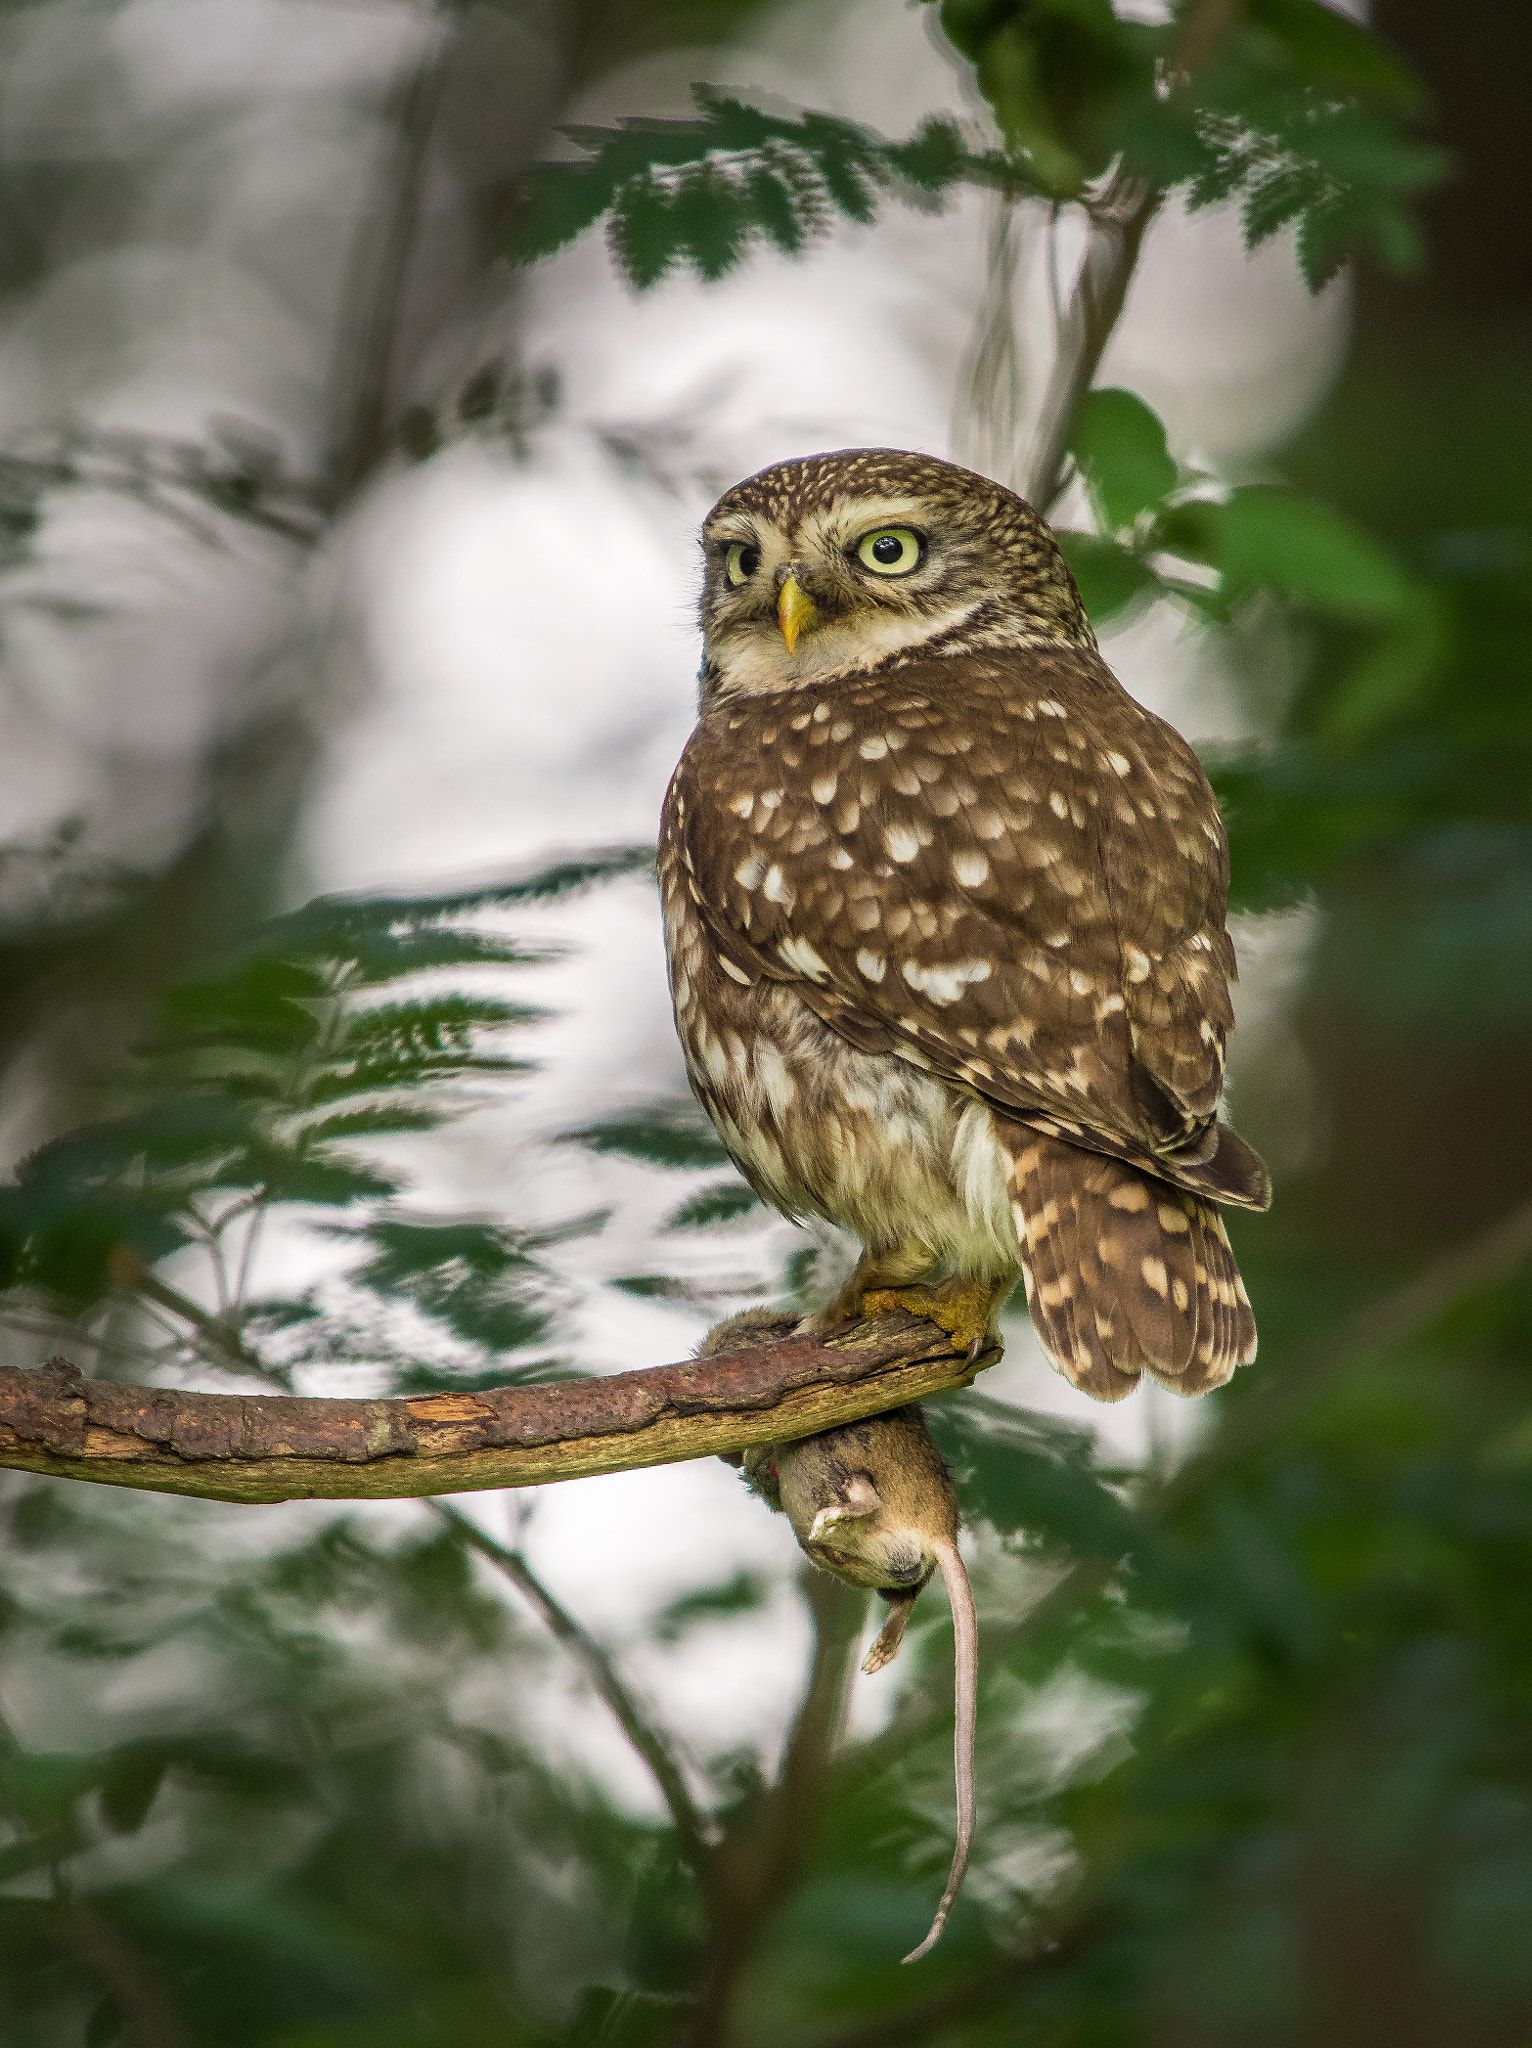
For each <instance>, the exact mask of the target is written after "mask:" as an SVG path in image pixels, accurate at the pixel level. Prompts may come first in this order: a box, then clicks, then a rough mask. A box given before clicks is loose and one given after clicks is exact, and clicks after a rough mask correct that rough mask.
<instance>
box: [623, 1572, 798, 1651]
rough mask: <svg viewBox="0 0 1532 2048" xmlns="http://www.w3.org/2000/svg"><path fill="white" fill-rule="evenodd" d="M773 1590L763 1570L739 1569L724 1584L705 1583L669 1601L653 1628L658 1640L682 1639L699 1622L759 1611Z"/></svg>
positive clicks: (671, 1641) (730, 1618)
mask: <svg viewBox="0 0 1532 2048" xmlns="http://www.w3.org/2000/svg"><path fill="white" fill-rule="evenodd" d="M773 1590H774V1589H773V1585H772V1581H771V1580H770V1579H768V1578H765V1577H763V1576H762V1574H761V1573H759V1572H752V1571H745V1570H740V1571H737V1572H736V1573H735V1574H734V1576H733V1577H732V1578H731V1579H728V1580H726V1581H725V1582H724V1584H723V1585H721V1586H702V1587H699V1588H698V1589H697V1591H695V1592H692V1593H682V1594H680V1595H678V1597H677V1598H676V1599H674V1600H671V1601H669V1602H668V1603H667V1604H666V1605H665V1606H664V1607H662V1608H661V1609H660V1611H659V1613H658V1614H657V1615H656V1616H655V1618H654V1620H653V1622H652V1623H651V1624H650V1631H651V1633H652V1635H653V1636H654V1639H655V1641H656V1642H660V1643H675V1642H679V1641H680V1639H681V1637H682V1636H684V1635H685V1634H686V1633H687V1631H688V1630H690V1629H693V1628H696V1627H697V1626H698V1625H699V1624H700V1623H703V1622H709V1621H727V1620H732V1619H733V1618H734V1617H735V1616H737V1615H741V1614H754V1613H756V1612H757V1611H758V1610H759V1609H760V1608H762V1607H764V1606H765V1604H766V1602H767V1601H768V1600H769V1599H770V1598H771V1596H772V1592H773Z"/></svg>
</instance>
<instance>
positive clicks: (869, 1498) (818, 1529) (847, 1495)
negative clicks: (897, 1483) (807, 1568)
mask: <svg viewBox="0 0 1532 2048" xmlns="http://www.w3.org/2000/svg"><path fill="white" fill-rule="evenodd" d="M882 1505H883V1496H882V1494H881V1493H879V1491H878V1489H877V1488H876V1487H875V1486H874V1485H873V1483H872V1481H871V1479H869V1478H868V1476H867V1474H866V1473H865V1472H852V1473H850V1474H848V1476H847V1477H846V1478H845V1479H844V1480H843V1481H842V1483H841V1489H840V1499H839V1500H837V1501H832V1502H831V1503H830V1505H829V1506H828V1507H827V1508H821V1509H820V1510H819V1512H818V1514H817V1515H815V1517H814V1521H813V1525H812V1527H811V1528H810V1530H809V1533H808V1541H809V1542H810V1543H817V1542H818V1541H819V1538H820V1537H821V1536H822V1535H823V1534H824V1532H825V1530H826V1529H833V1528H834V1527H835V1524H836V1523H837V1522H860V1521H863V1520H865V1518H866V1517H867V1516H868V1515H875V1514H876V1513H877V1512H878V1510H879V1509H880V1508H881V1507H882Z"/></svg>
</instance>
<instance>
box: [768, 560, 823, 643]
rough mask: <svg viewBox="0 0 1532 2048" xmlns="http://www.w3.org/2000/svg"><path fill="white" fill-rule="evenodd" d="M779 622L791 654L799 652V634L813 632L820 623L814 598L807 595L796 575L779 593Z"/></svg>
mask: <svg viewBox="0 0 1532 2048" xmlns="http://www.w3.org/2000/svg"><path fill="white" fill-rule="evenodd" d="M777 624H778V625H779V626H780V627H781V628H782V638H783V639H784V640H785V641H786V642H787V651H788V653H789V654H796V653H797V651H798V636H799V634H800V633H811V632H812V631H813V630H814V628H815V627H816V626H817V625H818V624H819V614H818V612H817V611H816V610H815V609H814V600H813V598H811V597H809V596H806V595H805V593H804V591H803V590H802V589H801V588H800V586H799V583H798V579H797V577H796V576H789V577H788V578H787V580H786V582H785V583H784V584H783V585H782V588H781V590H780V591H778V593H777Z"/></svg>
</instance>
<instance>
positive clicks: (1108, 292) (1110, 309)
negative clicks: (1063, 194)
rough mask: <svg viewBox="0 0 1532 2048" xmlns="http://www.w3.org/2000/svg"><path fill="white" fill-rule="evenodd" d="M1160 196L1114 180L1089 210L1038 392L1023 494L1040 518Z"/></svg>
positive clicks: (1059, 479) (1059, 485)
mask: <svg viewBox="0 0 1532 2048" xmlns="http://www.w3.org/2000/svg"><path fill="white" fill-rule="evenodd" d="M1162 197H1163V194H1162V193H1160V192H1159V191H1158V190H1157V189H1156V188H1155V187H1153V186H1149V185H1144V184H1141V183H1139V182H1137V181H1135V180H1132V179H1128V178H1124V177H1120V176H1119V177H1116V178H1114V179H1113V180H1112V181H1111V183H1110V184H1109V185H1108V187H1107V189H1106V191H1105V192H1104V193H1103V194H1102V196H1101V197H1100V199H1098V200H1097V201H1095V202H1094V204H1093V205H1092V206H1091V207H1090V208H1089V214H1090V236H1089V239H1088V240H1087V242H1086V245H1085V256H1084V259H1083V260H1082V262H1081V264H1080V269H1079V273H1078V275H1077V277H1076V279H1075V285H1074V290H1073V291H1072V292H1071V293H1070V296H1069V303H1068V305H1067V306H1066V307H1065V309H1064V315H1063V319H1062V321H1061V322H1060V323H1059V340H1058V347H1057V348H1056V350H1055V352H1054V360H1053V370H1052V372H1051V374H1050V376H1049V378H1048V385H1047V389H1046V390H1045V392H1044V393H1043V402H1042V406H1041V408H1040V410H1039V413H1038V423H1037V433H1036V437H1035V440H1034V442H1033V449H1032V456H1031V459H1030V461H1029V463H1028V465H1027V475H1026V479H1025V483H1024V486H1023V490H1022V495H1023V496H1024V497H1025V498H1027V499H1028V500H1029V501H1030V502H1031V503H1032V504H1033V505H1035V506H1036V507H1037V509H1038V511H1039V512H1041V513H1042V514H1043V515H1044V516H1045V517H1046V516H1047V514H1048V513H1049V512H1051V511H1052V509H1053V507H1054V505H1055V504H1056V503H1057V501H1058V498H1059V495H1060V493H1061V491H1062V489H1063V481H1064V463H1065V458H1066V456H1067V454H1068V447H1069V435H1070V431H1071V429H1072V427H1073V425H1074V419H1075V414H1076V413H1077V412H1078V411H1079V409H1080V401H1081V400H1082V399H1083V398H1084V396H1085V394H1086V392H1087V391H1089V389H1090V387H1091V383H1092V380H1093V379H1094V377H1095V375H1096V371H1097V370H1098V369H1099V367H1100V365H1101V358H1102V356H1103V354H1104V353H1105V351H1106V345H1107V343H1108V342H1109V341H1110V340H1111V338H1112V330H1113V328H1114V327H1115V326H1116V325H1117V318H1118V315H1119V314H1120V313H1121V311H1122V308H1123V303H1124V301H1125V300H1126V298H1127V296H1128V286H1129V284H1130V283H1131V282H1132V278H1133V272H1134V269H1135V267H1136V265H1137V263H1138V255H1139V250H1140V249H1141V248H1142V246H1143V240H1144V232H1145V230H1146V229H1147V227H1148V226H1149V223H1150V221H1151V220H1153V218H1154V216H1155V213H1156V211H1157V209H1158V207H1159V205H1160V201H1161V198H1162Z"/></svg>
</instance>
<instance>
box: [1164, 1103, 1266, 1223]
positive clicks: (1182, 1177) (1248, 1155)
mask: <svg viewBox="0 0 1532 2048" xmlns="http://www.w3.org/2000/svg"><path fill="white" fill-rule="evenodd" d="M1203 1142H1204V1144H1205V1145H1207V1147H1208V1151H1209V1156H1208V1157H1207V1158H1206V1159H1197V1158H1195V1157H1194V1156H1193V1155H1191V1154H1190V1153H1187V1152H1169V1153H1167V1154H1166V1155H1165V1172H1166V1174H1167V1176H1168V1177H1169V1178H1170V1179H1172V1180H1174V1181H1175V1182H1176V1183H1177V1184H1178V1185H1179V1186H1181V1187H1183V1188H1186V1189H1188V1190H1189V1191H1190V1192H1191V1193H1192V1194H1196V1195H1207V1196H1208V1197H1210V1199H1211V1200H1213V1201H1215V1202H1232V1203H1233V1204H1234V1206H1235V1207H1236V1208H1239V1209H1269V1208H1270V1207H1271V1175H1270V1174H1269V1173H1268V1172H1267V1171H1266V1162H1265V1161H1264V1160H1263V1159H1262V1158H1261V1155H1260V1154H1259V1153H1258V1152H1257V1151H1256V1150H1255V1149H1254V1147H1253V1146H1250V1145H1247V1144H1246V1143H1245V1141H1244V1139H1243V1138H1242V1137H1241V1136H1240V1135H1239V1132H1238V1131H1231V1130H1230V1128H1229V1126H1228V1125H1227V1124H1218V1123H1215V1124H1211V1125H1209V1126H1208V1129H1207V1132H1206V1134H1205V1138H1204V1141H1203ZM1199 1149H1201V1148H1200V1147H1199Z"/></svg>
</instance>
